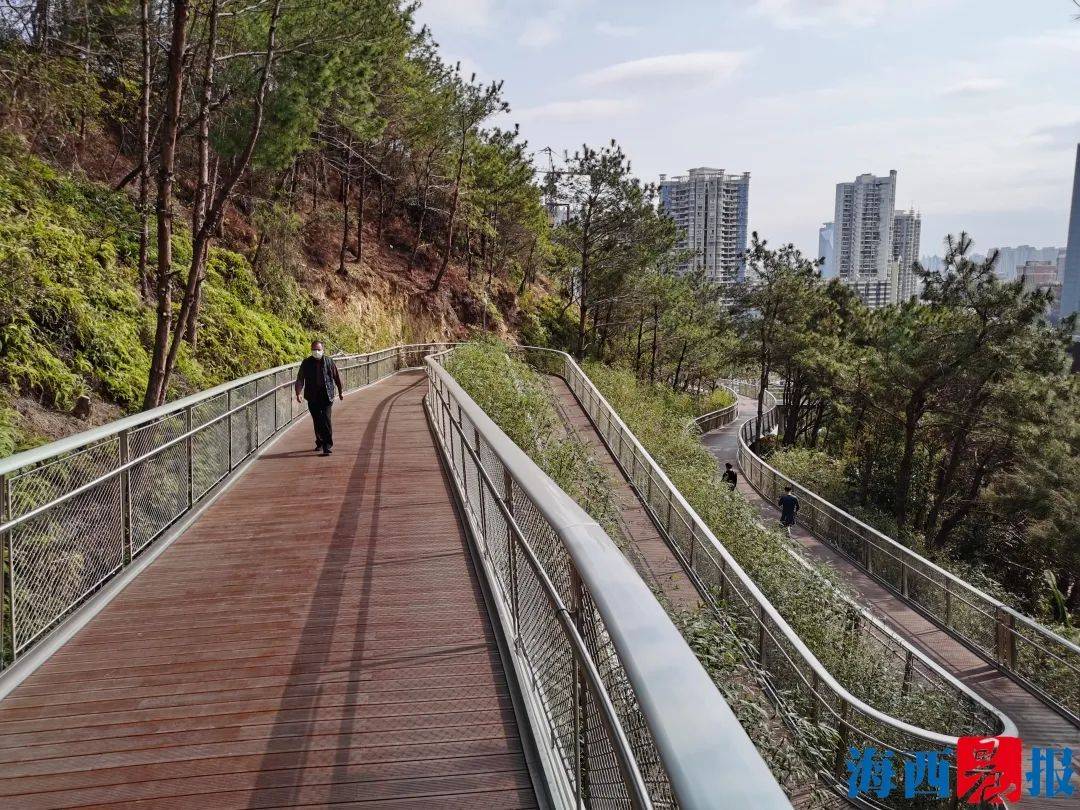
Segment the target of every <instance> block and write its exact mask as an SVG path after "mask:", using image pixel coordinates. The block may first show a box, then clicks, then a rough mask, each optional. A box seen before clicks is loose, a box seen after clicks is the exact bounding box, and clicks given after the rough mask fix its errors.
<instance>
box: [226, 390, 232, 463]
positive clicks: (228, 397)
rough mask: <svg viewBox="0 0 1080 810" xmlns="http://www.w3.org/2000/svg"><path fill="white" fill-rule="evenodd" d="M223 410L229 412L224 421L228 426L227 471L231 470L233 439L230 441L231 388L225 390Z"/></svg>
mask: <svg viewBox="0 0 1080 810" xmlns="http://www.w3.org/2000/svg"><path fill="white" fill-rule="evenodd" d="M225 412H226V413H227V414H229V415H228V417H227V418H226V422H227V424H228V428H229V472H232V469H233V451H232V445H233V441H232V423H233V418H232V417H233V415H232V389H231V388H230V389H229V390H228V391H226V392H225Z"/></svg>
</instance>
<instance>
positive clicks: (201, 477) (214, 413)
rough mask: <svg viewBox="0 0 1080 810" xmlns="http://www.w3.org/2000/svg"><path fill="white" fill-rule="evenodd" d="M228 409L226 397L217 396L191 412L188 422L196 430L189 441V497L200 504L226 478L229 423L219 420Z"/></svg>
mask: <svg viewBox="0 0 1080 810" xmlns="http://www.w3.org/2000/svg"><path fill="white" fill-rule="evenodd" d="M228 407H229V397H228V395H227V394H218V395H217V396H215V397H211V398H210V399H207V400H204V401H202V402H200V403H198V404H196V405H194V406H192V408H191V421H192V424H193V425H195V426H196V427H200V428H201V429H200V430H199V432H198V433H196V434H195V435H194V436H192V437H191V477H192V495H193V497H194V500H196V501H198V500H200V499H201V498H202V497H203V496H204V495H205V494H206V493H207V492H209V491H210V490H211V489H213V488H214V486H216V485H217V483H218V482H219V481H221V480H222V479H223V478H224V477H225V476H226V475H228V474H229V458H230V456H229V423H228V421H227V420H225V419H222V418H221V417H222V416H223V415H224V414H225V412H226V411H227V410H228Z"/></svg>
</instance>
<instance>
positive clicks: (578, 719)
mask: <svg viewBox="0 0 1080 810" xmlns="http://www.w3.org/2000/svg"><path fill="white" fill-rule="evenodd" d="M582 602H583V600H582V583H581V577H580V575H579V574H578V572H577V568H575V567H574V566H573V565H571V566H570V605H569V608H570V617H571V619H572V620H573V623H574V627H575V628H577V631H578V634H579V635H580V636H581V638H582V639H586V635H585V618H584V611H583V610H582ZM587 643H588V642H586V644H587ZM573 661H574V666H573V669H572V677H573V679H574V683H573V684H572V688H571V691H572V693H573V696H574V775H575V777H576V779H577V791H578V794H577V798H578V800H579V801H581V802H582V803H583V805H584V806H585V807H588V806H589V801H588V795H589V790H588V786H587V780H588V774H587V773H586V767H585V764H586V762H588V759H587V757H588V740H587V739H585V736H586V734H587V733H588V725H587V721H588V718H587V712H588V707H589V705H588V694H587V692H586V690H587V688H588V685H587V683H586V681H585V673H584V672H583V671H582V668H581V662H580V661H578V658H577V656H576V655H575V656H573Z"/></svg>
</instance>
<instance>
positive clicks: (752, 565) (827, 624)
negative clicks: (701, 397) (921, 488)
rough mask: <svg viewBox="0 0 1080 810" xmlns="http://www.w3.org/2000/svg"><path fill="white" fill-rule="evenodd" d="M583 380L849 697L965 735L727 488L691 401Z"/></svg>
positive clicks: (601, 372) (607, 375)
mask: <svg viewBox="0 0 1080 810" xmlns="http://www.w3.org/2000/svg"><path fill="white" fill-rule="evenodd" d="M586 372H587V373H588V375H589V376H590V377H591V378H592V380H593V382H594V383H595V384H596V386H597V388H599V389H600V391H601V393H603V395H604V396H605V397H606V398H607V400H608V402H609V403H610V404H611V405H612V407H613V408H615V410H616V411H617V412H618V413H619V415H620V416H621V417H622V419H623V420H624V421H625V422H626V424H627V426H628V427H629V428H630V430H632V431H633V432H634V433H635V435H636V436H637V437H638V439H639V441H641V443H642V444H643V445H644V446H645V449H646V450H648V451H649V453H650V454H651V455H652V456H653V458H654V459H655V460H656V462H657V463H658V464H659V465H660V466H661V467H662V468H663V469H664V472H665V473H666V474H667V476H668V478H670V479H671V482H672V484H674V486H675V487H676V488H677V489H678V490H679V491H680V492H681V493H682V494H683V496H684V497H685V498H686V499H687V501H688V502H689V503H690V505H691V506H692V507H693V508H694V510H695V511H696V512H697V513H698V515H699V516H700V517H701V519H702V520H703V521H704V522H705V523H706V524H707V525H708V526H709V528H710V529H711V530H712V531H713V533H714V534H715V535H716V537H717V538H718V539H719V540H720V542H721V543H723V544H724V545H725V546H726V547H727V549H728V550H729V551H730V552H731V554H732V555H733V556H734V557H735V559H736V560H738V562H739V564H740V565H741V566H742V567H743V569H744V570H745V571H746V573H747V574H748V575H749V576H750V578H751V579H753V580H754V582H755V583H756V584H757V585H758V587H759V588H761V590H762V591H763V592H764V593H765V595H766V596H767V597H768V599H769V600H770V601H771V602H772V604H773V605H774V606H775V607H776V608H777V610H778V611H779V612H780V613H781V615H783V616H784V618H785V619H786V620H787V622H788V624H789V625H790V626H791V627H792V629H793V630H794V631H795V632H796V633H797V634H798V636H799V637H800V638H801V639H802V640H803V642H804V643H805V644H806V645H807V646H808V647H809V648H810V650H811V651H812V652H813V653H814V654H815V655H816V656H817V658H818V659H819V660H820V661H821V662H822V664H823V665H824V666H825V667H826V668H827V669H828V670H829V671H830V672H831V673H832V674H833V675H834V676H835V677H836V678H837V680H838V681H840V683H842V684H843V685H844V686H845V687H846V688H847V689H848V690H849V691H850V692H851V693H852V694H854V695H856V696H857V697H859V698H862V699H863V700H865V701H866V702H867V703H869V704H870V705H872V706H875V707H876V708H878V709H880V710H881V711H884V712H886V713H888V714H891V715H893V716H894V717H898V718H900V719H903V720H907V721H908V722H911V723H913V724H915V725H917V726H920V727H922V728H926V729H930V730H933V731H938V732H941V733H947V734H962V733H964V732H965V731H966V730H967V722H966V716H967V712H966V707H964V706H963V705H962V704H961V703H960V702H959V701H957V700H956V699H955V698H954V697H953V696H952V695H950V694H947V693H940V692H938V691H937V690H936V689H934V688H930V687H924V686H923V685H921V684H919V685H916V686H913V687H912V688H910V689H908V690H907V691H906V694H905V691H904V690H902V689H901V688H900V681H901V679H902V673H901V672H899V671H898V669H899V668H898V667H896V666H894V660H893V659H892V657H891V656H889V655H888V654H887V653H886V652H885V651H884V650H883V649H882V648H881V647H880V646H878V645H877V644H875V643H873V642H871V641H869V640H868V639H867V638H866V637H865V636H863V635H861V634H853V633H852V632H851V620H850V617H851V609H850V607H849V604H848V602H847V601H846V600H845V599H843V598H842V596H841V592H840V585H839V583H837V582H836V580H835V577H834V575H833V574H832V573H831V571H830V570H829V569H828V568H826V567H824V566H822V567H820V568H816V569H815V568H813V567H810V566H807V565H803V564H801V563H800V561H799V559H798V558H797V557H796V556H794V555H793V554H792V553H791V549H792V546H791V541H789V540H788V539H787V538H785V537H784V536H783V535H781V534H780V533H778V532H776V531H772V530H769V529H765V528H763V527H762V526H761V525H760V523H759V517H758V515H757V512H756V510H755V508H754V507H753V506H752V505H751V504H750V503H749V502H748V501H746V500H745V499H744V498H743V497H742V496H741V495H739V494H738V493H737V492H731V491H729V490H728V489H727V487H725V486H723V484H722V482H721V480H720V472H719V469H718V466H717V463H716V461H715V460H714V459H713V457H712V456H711V455H710V453H709V452H708V450H706V449H705V448H704V447H703V446H702V445H701V443H700V441H699V440H698V433H697V432H696V431H693V430H687V429H686V428H687V422H688V420H689V419H690V418H691V414H692V412H693V403H692V401H690V400H689V398H686V397H681V396H680V395H677V394H672V392H671V391H670V389H669V388H666V387H662V386H652V387H650V386H648V385H644V384H641V383H639V382H638V381H637V379H636V378H635V377H634V376H633V374H631V373H630V372H627V371H623V370H619V369H612V368H609V367H606V366H603V365H600V364H597V363H590V364H588V365H587V367H586Z"/></svg>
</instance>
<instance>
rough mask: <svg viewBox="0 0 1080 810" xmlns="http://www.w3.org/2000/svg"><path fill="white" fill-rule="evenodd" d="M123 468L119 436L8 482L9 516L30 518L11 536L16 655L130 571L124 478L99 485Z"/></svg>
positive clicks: (12, 622)
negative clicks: (53, 502)
mask: <svg viewBox="0 0 1080 810" xmlns="http://www.w3.org/2000/svg"><path fill="white" fill-rule="evenodd" d="M119 465H120V441H119V439H117V438H113V439H110V440H106V441H103V442H100V443H98V444H96V445H94V446H93V447H90V448H87V449H86V450H85V451H84V452H80V453H76V454H73V455H72V456H68V457H65V458H60V459H57V460H54V461H53V462H51V463H48V464H44V465H42V466H40V467H37V468H33V469H30V470H27V471H25V472H22V473H19V474H16V475H13V476H10V477H9V478H8V480H7V487H8V499H9V500H8V507H9V508H8V509H7V510H6V514H8V515H10V516H11V517H12V518H13V519H14V518H20V517H26V518H27V519H25V520H23V522H21V523H19V524H18V525H17V526H15V527H13V528H12V529H11V530H10V531H9V532H8V565H9V574H10V583H11V593H10V613H9V615H8V617H7V618H8V621H9V622H10V638H11V639H12V645H13V649H12V652H13V653H14V654H16V655H17V654H19V653H20V652H22V651H23V650H24V649H26V647H28V646H29V645H30V644H31V643H33V642H34V641H35V640H36V639H37V638H39V637H40V636H41V635H42V634H43V633H44V632H46V631H47V630H49V629H50V628H51V627H52V626H53V625H54V624H55V623H56V621H57V618H58V617H59V616H62V615H64V614H65V613H67V611H69V610H70V609H71V608H72V606H74V605H75V604H77V603H78V602H79V601H80V599H81V598H82V596H83V595H84V594H86V593H89V592H92V591H94V590H96V589H97V588H98V587H99V586H100V585H101V583H102V582H104V581H105V580H106V579H108V578H109V577H110V576H111V575H112V574H113V573H115V572H116V571H118V570H119V569H120V567H121V566H122V565H123V563H124V542H123V527H122V524H121V520H120V516H121V514H122V502H123V492H122V487H121V477H120V476H114V477H111V478H107V479H105V480H104V481H101V482H100V483H94V482H95V481H96V480H98V479H99V478H100V477H101V476H102V475H105V474H106V473H108V472H110V471H112V470H114V469H116V468H117V467H119ZM67 493H76V494H74V495H68V497H66V498H65V499H64V500H63V501H61V502H59V503H58V505H57V506H56V508H54V509H49V510H46V511H36V510H38V509H39V507H40V505H41V501H42V499H57V498H58V497H61V496H63V495H65V494H67ZM28 516H29V517H28Z"/></svg>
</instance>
